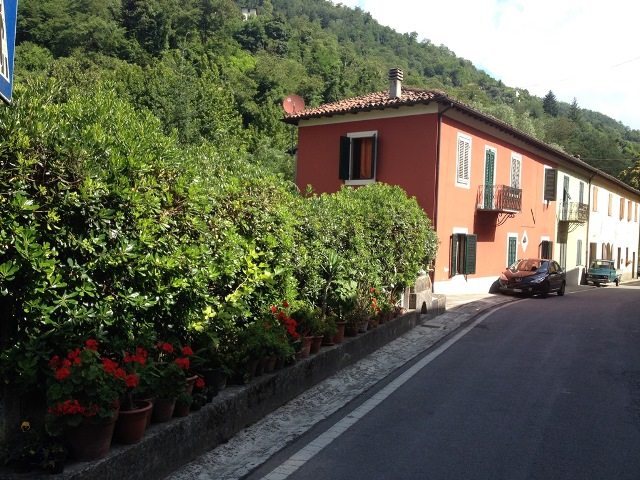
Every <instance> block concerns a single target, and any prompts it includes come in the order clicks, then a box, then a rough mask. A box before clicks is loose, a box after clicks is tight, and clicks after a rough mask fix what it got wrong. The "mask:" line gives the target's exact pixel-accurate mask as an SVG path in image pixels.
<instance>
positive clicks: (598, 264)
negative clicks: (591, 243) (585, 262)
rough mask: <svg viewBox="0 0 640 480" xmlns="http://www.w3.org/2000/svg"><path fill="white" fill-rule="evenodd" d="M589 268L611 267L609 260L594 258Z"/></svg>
mask: <svg viewBox="0 0 640 480" xmlns="http://www.w3.org/2000/svg"><path fill="white" fill-rule="evenodd" d="M591 268H611V262H607V261H606V260H596V261H595V262H593V263H592V264H591Z"/></svg>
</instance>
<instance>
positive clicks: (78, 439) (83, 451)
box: [65, 411, 118, 461]
mask: <svg viewBox="0 0 640 480" xmlns="http://www.w3.org/2000/svg"><path fill="white" fill-rule="evenodd" d="M117 417H118V412H117V411H115V412H114V414H113V416H112V417H111V418H109V419H106V420H102V421H99V422H93V421H91V420H85V421H83V422H82V423H81V424H80V425H78V426H77V427H69V428H67V430H66V431H65V439H66V441H67V443H68V445H69V452H70V453H71V456H72V457H73V458H75V459H76V460H80V461H89V460H97V459H99V458H102V457H104V456H105V455H106V454H107V453H108V452H109V447H110V446H111V439H112V438H113V431H114V428H115V425H116V419H117Z"/></svg>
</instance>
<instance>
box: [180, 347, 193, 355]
mask: <svg viewBox="0 0 640 480" xmlns="http://www.w3.org/2000/svg"><path fill="white" fill-rule="evenodd" d="M182 354H183V355H193V350H192V349H191V347H189V346H188V345H187V346H186V347H182Z"/></svg>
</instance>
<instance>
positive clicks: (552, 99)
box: [542, 90, 558, 117]
mask: <svg viewBox="0 0 640 480" xmlns="http://www.w3.org/2000/svg"><path fill="white" fill-rule="evenodd" d="M542 108H543V109H544V111H545V113H547V114H548V115H551V116H552V117H557V116H558V101H557V100H556V96H555V95H554V93H553V92H552V91H551V90H549V93H547V94H546V95H545V96H544V99H543V100H542Z"/></svg>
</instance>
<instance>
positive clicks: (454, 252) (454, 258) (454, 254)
mask: <svg viewBox="0 0 640 480" xmlns="http://www.w3.org/2000/svg"><path fill="white" fill-rule="evenodd" d="M457 273H458V234H457V233H454V234H453V235H451V270H450V271H449V276H451V277H453V276H454V275H455V274H457Z"/></svg>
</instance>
